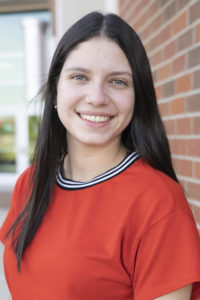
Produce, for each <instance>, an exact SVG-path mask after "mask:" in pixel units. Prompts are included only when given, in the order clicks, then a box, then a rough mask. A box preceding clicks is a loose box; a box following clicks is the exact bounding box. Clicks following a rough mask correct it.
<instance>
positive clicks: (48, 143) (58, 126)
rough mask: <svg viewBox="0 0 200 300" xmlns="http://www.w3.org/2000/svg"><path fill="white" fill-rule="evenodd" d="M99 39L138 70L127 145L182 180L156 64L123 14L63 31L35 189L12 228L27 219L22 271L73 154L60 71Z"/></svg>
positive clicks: (18, 248)
mask: <svg viewBox="0 0 200 300" xmlns="http://www.w3.org/2000/svg"><path fill="white" fill-rule="evenodd" d="M94 37H104V38H109V39H111V40H113V41H115V42H116V43H117V44H118V45H119V47H120V48H121V49H122V50H123V52H124V53H125V55H126V57H127V60H128V62H129V64H130V67H131V70H132V76H133V85H134V93H135V106H134V113H133V116H132V119H131V122H130V123H129V125H128V127H127V128H126V129H125V130H124V132H123V133H122V142H123V144H124V145H125V147H127V148H128V149H129V150H130V151H137V152H138V153H139V155H140V156H141V158H142V159H144V160H145V161H146V162H147V163H148V164H149V165H151V166H152V167H153V168H156V169H158V170H160V171H162V172H164V173H165V174H167V175H168V176H170V177H171V178H172V179H174V180H175V181H178V180H177V177H176V175H175V172H174V169H173V166H172V162H171V155H170V150H169V144H168V140H167V137H166V133H165V129H164V126H163V123H162V120H161V117H160V114H159V110H158V106H157V101H156V95H155V90H154V85H153V79H152V74H151V68H150V63H149V60H148V57H147V54H146V51H145V49H144V46H143V44H142V42H141V40H140V38H139V37H138V35H137V34H136V32H135V31H134V30H133V29H132V28H131V27H130V26H129V25H128V24H127V23H126V22H125V21H124V20H123V19H121V18H120V17H119V16H117V15H114V14H107V15H103V14H101V13H99V12H92V13H89V14H88V15H86V16H84V17H83V18H81V19H80V20H79V21H77V22H76V23H75V24H74V25H72V26H71V27H70V28H69V30H67V32H66V33H65V34H64V35H63V37H62V39H61V40H60V42H59V44H58V46H57V49H56V51H55V53H54V56H53V59H52V63H51V66H50V70H49V76H48V79H47V83H46V86H45V90H44V96H43V98H44V111H43V117H42V121H41V125H40V129H39V134H38V139H37V143H36V150H35V156H34V164H33V166H34V167H33V168H32V169H33V170H32V172H31V174H32V175H31V178H30V186H29V191H30V193H29V196H28V199H27V200H28V201H27V205H26V207H25V208H24V210H23V211H22V213H21V214H20V216H19V217H18V218H17V220H16V222H15V224H14V225H13V226H12V227H11V230H10V231H12V230H13V229H14V230H13V232H15V229H16V228H17V227H18V225H19V223H20V221H21V220H23V222H22V226H21V231H20V233H19V235H18V236H17V237H15V239H13V246H14V247H15V252H16V255H17V259H18V269H20V261H21V258H22V255H23V252H24V250H25V249H26V247H27V246H28V244H29V243H30V241H31V240H32V238H33V236H34V234H35V233H36V230H37V228H38V226H39V225H40V223H41V221H42V219H43V216H44V214H45V212H46V210H47V207H48V205H49V203H50V201H51V197H52V192H53V188H54V185H55V181H56V173H57V170H58V167H59V165H60V163H61V158H62V157H63V155H65V154H66V153H67V141H66V129H65V127H64V126H63V124H62V123H61V121H60V119H59V117H58V114H57V111H56V110H55V108H54V106H55V103H56V96H57V83H58V80H59V77H60V73H61V70H62V67H63V65H64V63H65V60H66V59H67V57H68V55H69V53H70V52H71V51H73V49H75V47H77V46H78V45H79V44H80V43H82V42H84V41H87V40H89V39H92V38H94ZM13 236H14V235H13Z"/></svg>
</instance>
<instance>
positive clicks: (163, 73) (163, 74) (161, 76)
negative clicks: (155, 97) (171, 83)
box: [158, 64, 171, 80]
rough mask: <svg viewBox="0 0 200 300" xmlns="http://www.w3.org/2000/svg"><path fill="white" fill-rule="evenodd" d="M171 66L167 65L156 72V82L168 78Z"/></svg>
mask: <svg viewBox="0 0 200 300" xmlns="http://www.w3.org/2000/svg"><path fill="white" fill-rule="evenodd" d="M170 73H171V66H170V64H167V65H165V66H163V67H161V68H160V69H159V70H158V80H163V79H166V78H168V77H169V76H170Z"/></svg>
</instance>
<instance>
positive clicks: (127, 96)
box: [57, 37, 134, 146]
mask: <svg viewBox="0 0 200 300" xmlns="http://www.w3.org/2000/svg"><path fill="white" fill-rule="evenodd" d="M133 109H134V89H133V78H132V71H131V68H130V65H129V62H128V60H127V58H126V56H125V54H124V52H123V51H122V50H121V48H120V47H119V46H118V45H117V43H115V42H114V41H112V40H111V39H108V38H104V37H95V38H92V39H90V40H88V41H86V42H83V43H81V44H79V45H78V46H77V47H76V48H75V49H74V50H72V51H71V52H70V54H69V55H68V57H67V59H66V61H65V63H64V65H63V68H62V71H61V74H60V78H59V81H58V85H57V110H58V116H59V118H60V120H61V122H62V124H63V125H64V127H65V128H66V130H67V143H68V145H69V144H70V143H74V142H76V143H81V144H84V145H93V146H104V145H108V144H109V143H115V142H119V143H120V142H121V134H122V132H123V130H124V129H125V128H126V127H127V125H128V124H129V122H130V120H131V117H132V114H133Z"/></svg>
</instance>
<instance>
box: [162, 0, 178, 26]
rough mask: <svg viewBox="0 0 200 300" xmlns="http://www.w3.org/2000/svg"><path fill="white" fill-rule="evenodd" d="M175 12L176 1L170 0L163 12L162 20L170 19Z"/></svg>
mask: <svg viewBox="0 0 200 300" xmlns="http://www.w3.org/2000/svg"><path fill="white" fill-rule="evenodd" d="M175 13H176V1H172V3H171V4H170V5H168V6H167V7H166V9H165V10H164V13H163V21H164V22H167V21H168V20H169V19H171V18H172V17H173V16H174V15H175Z"/></svg>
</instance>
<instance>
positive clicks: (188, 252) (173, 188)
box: [0, 154, 200, 300]
mask: <svg viewBox="0 0 200 300" xmlns="http://www.w3.org/2000/svg"><path fill="white" fill-rule="evenodd" d="M136 158H137V157H136V156H135V154H131V155H129V157H128V158H126V159H125V160H124V161H123V162H122V163H121V164H119V165H118V166H116V167H115V168H113V169H111V170H109V171H108V172H106V173H104V174H102V175H101V176H97V177H96V178H95V179H94V180H92V181H89V182H87V183H80V182H74V181H71V180H66V179H65V178H63V176H62V174H61V173H59V176H58V178H57V184H56V186H55V189H54V192H53V197H52V202H51V204H50V206H49V208H48V210H47V212H46V214H45V217H44V219H43V222H42V224H41V225H40V227H39V228H38V230H37V232H36V235H35V236H34V238H33V240H32V241H31V243H30V245H29V246H28V248H27V249H26V251H25V253H24V256H23V259H22V263H21V273H19V272H18V271H17V262H16V257H15V255H14V252H13V250H12V248H11V247H10V240H9V239H8V240H6V241H4V243H5V253H4V266H5V275H6V279H7V282H8V286H9V289H10V291H11V294H12V299H13V300H27V299H28V300H44V299H45V300H58V299H59V300H66V299H68V300H78V299H81V300H90V299H91V300H94V299H97V300H114V299H115V300H151V299H154V298H156V297H159V296H161V295H164V294H168V293H170V292H172V291H174V290H177V289H179V288H182V287H184V286H186V285H188V284H190V283H194V284H193V291H192V297H191V299H192V300H194V299H197V298H198V297H200V239H199V235H198V231H197V228H196V225H195V222H194V219H193V216H192V213H191V210H190V208H189V205H188V203H187V200H186V199H185V196H184V193H183V191H182V188H181V187H180V185H178V184H177V183H176V182H174V181H173V180H172V179H170V178H169V177H167V176H166V175H165V174H163V173H161V172H159V171H157V170H154V169H153V168H151V167H150V166H148V165H147V164H146V163H144V162H143V161H142V160H141V159H136ZM29 172H30V169H28V170H26V171H25V172H24V173H23V175H22V176H21V177H20V178H19V180H18V182H17V184H16V186H15V189H14V192H13V198H12V204H11V208H10V211H9V213H8V216H7V218H6V220H5V222H4V224H3V226H2V227H1V230H0V239H1V241H3V237H4V235H5V233H6V232H7V230H8V228H9V226H10V225H11V223H12V222H13V220H14V218H15V217H16V216H17V214H18V212H19V208H20V206H21V203H20V199H22V198H23V195H24V193H25V189H26V186H27V182H28V176H29Z"/></svg>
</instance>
